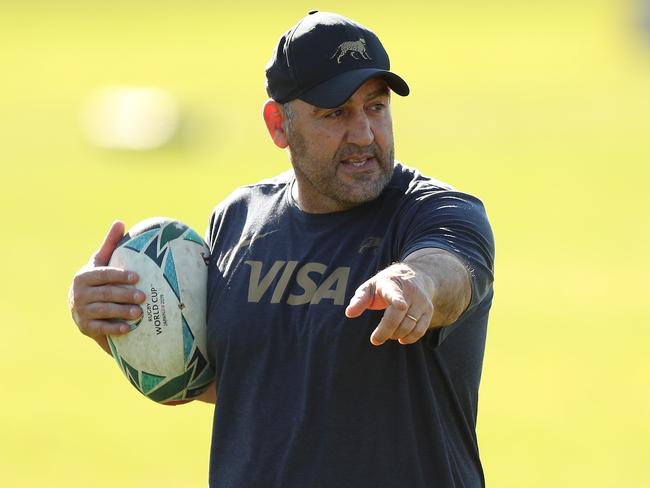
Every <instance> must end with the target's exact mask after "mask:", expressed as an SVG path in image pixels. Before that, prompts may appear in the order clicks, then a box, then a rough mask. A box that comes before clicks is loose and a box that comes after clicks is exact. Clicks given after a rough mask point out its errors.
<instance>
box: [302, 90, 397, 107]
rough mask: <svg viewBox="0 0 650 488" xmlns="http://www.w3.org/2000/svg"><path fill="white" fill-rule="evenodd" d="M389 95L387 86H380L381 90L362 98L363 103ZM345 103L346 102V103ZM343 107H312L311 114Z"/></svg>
mask: <svg viewBox="0 0 650 488" xmlns="http://www.w3.org/2000/svg"><path fill="white" fill-rule="evenodd" d="M389 94H390V88H388V86H382V87H381V88H379V89H377V90H375V91H374V92H371V93H368V94H367V95H366V96H365V97H363V100H364V102H367V101H368V100H372V99H373V98H378V97H382V96H383V97H387V96H388V95H389ZM346 103H347V101H346ZM343 106H345V103H344V104H343V105H340V106H338V107H332V108H322V107H314V110H313V113H314V114H318V113H320V112H325V111H327V110H334V109H337V108H341V107H343Z"/></svg>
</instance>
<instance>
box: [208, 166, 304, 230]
mask: <svg viewBox="0 0 650 488" xmlns="http://www.w3.org/2000/svg"><path fill="white" fill-rule="evenodd" d="M292 181H293V171H292V170H290V171H286V172H284V173H281V174H279V175H277V176H275V177H272V178H267V179H264V180H261V181H259V182H257V183H253V184H249V185H243V186H240V187H239V188H237V189H235V190H234V191H232V192H231V193H230V194H229V195H228V196H227V197H226V198H224V199H223V200H222V201H221V202H219V203H218V204H217V205H216V206H215V207H214V208H213V210H212V213H211V215H210V220H209V223H208V229H207V232H206V238H207V241H208V242H212V241H214V239H215V238H216V235H217V234H218V233H219V229H220V228H221V227H222V225H224V222H228V223H229V224H234V225H238V224H239V225H243V223H244V222H246V221H247V220H248V219H249V218H250V216H252V215H257V214H260V213H262V211H264V209H267V210H268V209H269V208H277V205H276V203H277V201H278V200H280V199H282V196H283V195H284V193H285V190H286V189H287V188H288V187H289V186H290V185H291V182H292Z"/></svg>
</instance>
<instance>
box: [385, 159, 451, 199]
mask: <svg viewBox="0 0 650 488" xmlns="http://www.w3.org/2000/svg"><path fill="white" fill-rule="evenodd" d="M386 189H388V190H392V191H397V192H401V193H404V194H410V193H416V192H418V191H456V189H455V188H454V187H453V186H451V185H450V184H448V183H445V182H443V181H440V180H437V179H435V178H432V177H430V176H425V175H423V174H422V173H420V171H419V170H417V169H416V168H412V167H410V166H407V165H405V164H404V163H401V162H396V164H395V171H394V172H393V177H392V179H391V181H390V182H389V183H388V185H387V187H386Z"/></svg>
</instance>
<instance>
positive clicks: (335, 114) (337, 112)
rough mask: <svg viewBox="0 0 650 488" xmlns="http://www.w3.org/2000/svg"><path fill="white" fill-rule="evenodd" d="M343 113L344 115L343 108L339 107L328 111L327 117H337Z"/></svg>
mask: <svg viewBox="0 0 650 488" xmlns="http://www.w3.org/2000/svg"><path fill="white" fill-rule="evenodd" d="M341 115H343V110H341V109H340V108H338V109H336V110H332V111H331V112H328V113H327V114H325V117H326V118H328V119H336V118H338V117H340V116H341Z"/></svg>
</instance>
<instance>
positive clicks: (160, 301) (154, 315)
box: [147, 286, 167, 335]
mask: <svg viewBox="0 0 650 488" xmlns="http://www.w3.org/2000/svg"><path fill="white" fill-rule="evenodd" d="M150 297H151V303H149V302H147V320H148V321H149V322H150V323H153V326H154V328H155V329H156V335H160V334H162V331H163V329H162V328H163V327H167V314H165V295H162V294H159V293H158V290H156V288H155V287H153V286H152V287H151V294H150Z"/></svg>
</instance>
